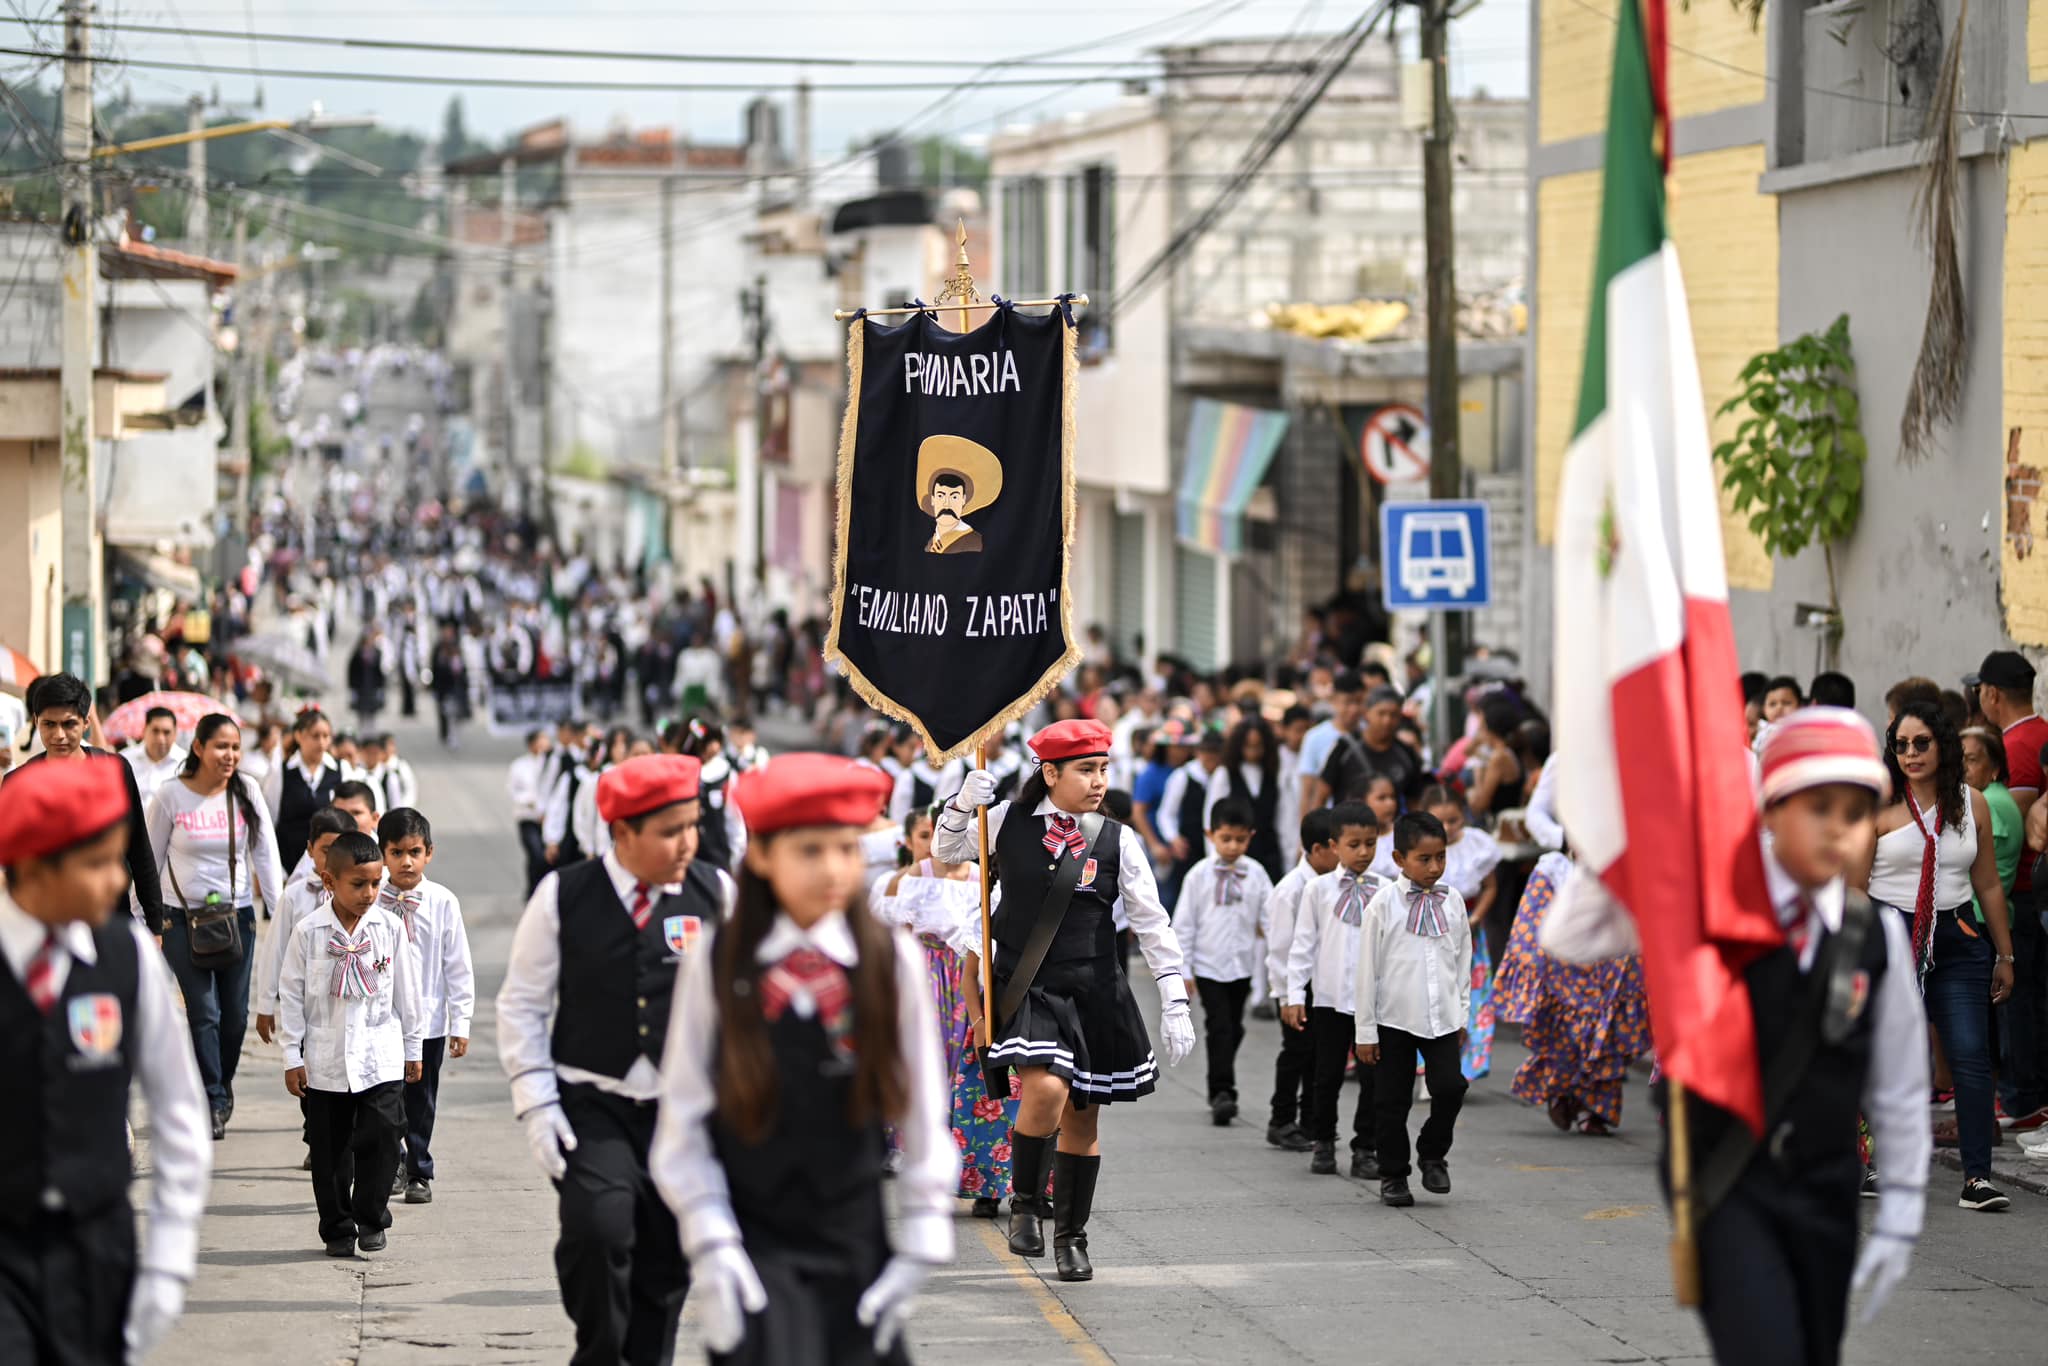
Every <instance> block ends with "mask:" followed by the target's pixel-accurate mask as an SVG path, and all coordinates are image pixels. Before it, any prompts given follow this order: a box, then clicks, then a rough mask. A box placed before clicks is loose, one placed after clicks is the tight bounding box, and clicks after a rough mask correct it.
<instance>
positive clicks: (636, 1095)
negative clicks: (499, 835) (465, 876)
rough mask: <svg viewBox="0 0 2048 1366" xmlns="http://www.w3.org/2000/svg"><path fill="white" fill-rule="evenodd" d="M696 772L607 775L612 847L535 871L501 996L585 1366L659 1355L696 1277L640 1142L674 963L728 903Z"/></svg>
mask: <svg viewBox="0 0 2048 1366" xmlns="http://www.w3.org/2000/svg"><path fill="white" fill-rule="evenodd" d="M699 776H700V774H699V765H698V762H697V760H695V759H692V758H686V757H684V756H681V755H672V754H650V755H647V756H645V757H642V758H639V759H628V760H627V761H626V762H625V763H623V764H620V765H618V766H617V767H615V768H612V769H609V770H607V771H606V772H605V775H604V777H603V778H601V779H599V780H598V789H597V802H598V813H599V814H600V815H601V816H602V817H603V818H604V820H605V822H606V823H607V825H608V826H609V827H610V830H611V837H612V848H611V851H610V852H609V853H607V854H604V855H603V856H601V857H599V858H593V859H586V860H584V861H583V862H581V863H578V864H574V865H572V866H570V867H567V868H564V869H562V870H560V871H559V872H554V873H550V874H549V875H548V876H547V877H545V878H542V879H541V883H540V886H539V887H537V888H536V889H535V890H534V893H533V898H532V899H531V900H530V901H528V902H527V903H526V911H525V913H524V914H523V915H521V917H520V919H519V928H518V929H517V930H516V931H515V932H514V933H513V936H512V954H511V960H510V962H509V963H508V964H507V965H506V969H505V984H504V986H503V988H501V989H500V990H499V992H498V1053H499V1056H500V1059H501V1060H502V1062H503V1063H504V1067H505V1075H506V1076H507V1077H508V1078H510V1080H511V1083H512V1109H513V1113H514V1114H515V1115H517V1116H518V1118H519V1121H520V1123H521V1124H523V1125H524V1126H525V1128H526V1138H527V1143H528V1145H529V1146H530V1147H531V1148H532V1150H533V1156H534V1161H535V1162H536V1163H537V1164H538V1165H539V1167H540V1169H541V1172H542V1173H543V1174H544V1175H546V1176H547V1178H548V1179H549V1180H550V1181H553V1182H554V1183H555V1188H556V1190H557V1191H558V1192H559V1195H560V1200H559V1210H560V1219H561V1236H560V1238H559V1239H558V1241H557V1242H556V1243H555V1271H556V1274H557V1276H558V1277H559V1279H560V1282H561V1290H562V1306H563V1308H564V1309H566V1310H567V1311H568V1314H569V1317H570V1318H571V1319H572V1320H574V1322H575V1324H576V1351H575V1354H574V1356H573V1357H571V1361H572V1362H574V1363H577V1366H598V1363H604V1366H618V1363H620V1362H625V1363H629V1366H642V1364H643V1363H644V1364H646V1366H652V1364H653V1363H657V1362H659V1363H662V1364H663V1366H666V1363H667V1362H668V1360H669V1359H670V1358H671V1357H672V1356H673V1355H674V1353H675V1337H676V1322H677V1319H678V1318H679V1317H680V1316H681V1314H682V1309H683V1296H684V1294H685V1293H686V1292H687V1291H688V1290H689V1287H690V1270H689V1266H688V1264H687V1263H686V1262H684V1260H683V1255H682V1248H681V1245H680V1244H679V1243H678V1241H677V1238H676V1226H675V1219H674V1217H673V1216H671V1215H670V1213H669V1211H668V1208H667V1207H666V1206H665V1205H663V1204H662V1201H661V1197H660V1195H659V1194H657V1193H656V1191H655V1189H654V1187H653V1185H652V1184H651V1182H650V1181H649V1178H648V1174H647V1151H648V1146H649V1145H650V1144H651V1143H652V1142H653V1140H654V1122H655V1102H656V1101H657V1100H658V1099H659V1098H660V1095H661V1076H660V1071H659V1069H660V1066H661V1059H662V1048H663V1045H664V1044H665V1042H666V1041H667V1039H668V1034H669V1028H668V1024H669V1013H670V1002H671V997H672V994H673V992H674V988H675V982H676V967H677V964H679V963H681V962H683V961H685V960H686V959H687V958H688V956H689V955H690V954H691V953H692V952H693V948H694V945H696V943H697V942H698V939H699V936H700V935H701V934H702V933H703V931H704V930H705V929H706V928H707V927H709V926H714V925H716V924H717V923H718V921H719V919H720V917H721V915H722V914H723V912H724V911H725V909H726V907H727V906H728V905H729V904H730V902H731V892H730V888H731V885H732V881H731V878H730V877H728V876H727V875H726V874H725V873H724V872H723V871H722V870H720V869H717V868H714V867H713V866H712V865H711V864H709V863H708V862H705V861H704V860H702V859H699V858H698V857H697V856H696V855H697V831H698V818H699V814H700V811H699V806H698V793H699V786H698V784H699Z"/></svg>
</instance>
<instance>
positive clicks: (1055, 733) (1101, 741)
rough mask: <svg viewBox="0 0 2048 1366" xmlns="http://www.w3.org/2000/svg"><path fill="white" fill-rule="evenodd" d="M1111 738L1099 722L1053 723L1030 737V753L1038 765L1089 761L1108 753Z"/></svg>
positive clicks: (1112, 738) (1106, 728) (1107, 729)
mask: <svg viewBox="0 0 2048 1366" xmlns="http://www.w3.org/2000/svg"><path fill="white" fill-rule="evenodd" d="M1115 738H1116V737H1115V736H1113V735H1111V734H1110V731H1109V727H1108V726H1105V725H1103V724H1102V723H1101V722H1100V721H1078V720H1076V721H1055V722H1054V723H1053V724H1052V725H1049V726H1047V727H1046V728H1045V729H1044V730H1042V731H1040V732H1038V734H1036V735H1034V736H1032V737H1031V752H1032V754H1034V755H1036V756H1037V758H1038V762H1039V763H1041V764H1057V763H1062V762H1064V761H1065V760H1068V759H1089V758H1093V757H1094V756H1095V755H1098V754H1107V753H1109V746H1110V743H1111V741H1113V740H1114V739H1115Z"/></svg>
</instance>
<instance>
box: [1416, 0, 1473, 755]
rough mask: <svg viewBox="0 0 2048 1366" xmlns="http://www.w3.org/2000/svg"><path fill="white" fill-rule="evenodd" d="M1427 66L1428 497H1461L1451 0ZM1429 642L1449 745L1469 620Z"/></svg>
mask: <svg viewBox="0 0 2048 1366" xmlns="http://www.w3.org/2000/svg"><path fill="white" fill-rule="evenodd" d="M1419 9H1420V11H1421V16H1422V33H1421V39H1422V42H1421V49H1422V60H1423V61H1425V62H1427V63H1428V64H1429V82H1430V120H1429V128H1428V130H1427V131H1426V132H1425V133H1424V134H1423V140H1422V231H1423V238H1424V241H1425V243H1426V244H1427V265H1426V267H1425V275H1426V277H1427V283H1426V287H1425V295H1426V299H1427V304H1426V310H1427V314H1428V320H1429V496H1430V497H1432V498H1460V497H1463V496H1464V490H1465V478H1464V469H1463V466H1462V464H1461V462H1460V460H1459V458H1458V285H1457V272H1456V267H1455V264H1454V260H1453V258H1454V255H1455V251H1456V235H1455V232H1454V230H1453V227H1452V222H1451V139H1452V137H1453V135H1454V134H1455V133H1456V131H1457V129H1456V126H1455V122H1454V120H1453V118H1452V116H1451V81H1450V63H1449V61H1448V55H1449V47H1450V42H1449V39H1450V21H1451V16H1450V0H1420V4H1419ZM1435 619H1436V621H1437V622H1439V623H1440V624H1441V626H1440V629H1439V630H1438V631H1437V632H1436V633H1435V636H1434V638H1433V639H1432V653H1433V654H1434V655H1435V656H1436V659H1435V660H1434V666H1435V671H1436V678H1437V685H1436V687H1435V688H1434V689H1433V692H1434V693H1435V707H1436V714H1437V723H1438V730H1437V741H1438V743H1439V744H1448V743H1449V742H1450V732H1449V726H1450V721H1451V718H1450V715H1449V704H1450V687H1449V680H1450V679H1452V678H1454V677H1456V676H1457V671H1458V670H1459V669H1460V668H1462V667H1463V661H1464V653H1465V635H1466V622H1467V618H1466V617H1465V616H1464V615H1463V614H1462V613H1456V612H1438V613H1436V614H1435Z"/></svg>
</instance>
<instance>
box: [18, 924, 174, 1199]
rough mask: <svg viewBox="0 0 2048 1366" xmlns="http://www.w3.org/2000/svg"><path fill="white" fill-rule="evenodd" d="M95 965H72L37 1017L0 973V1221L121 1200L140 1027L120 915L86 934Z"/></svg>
mask: <svg viewBox="0 0 2048 1366" xmlns="http://www.w3.org/2000/svg"><path fill="white" fill-rule="evenodd" d="M93 942H94V943H95V944H96V945H97V946H98V949H99V961H98V962H96V963H90V964H88V963H82V962H80V961H79V960H77V959H76V958H74V959H72V960H71V971H70V973H69V974H68V975H67V976H66V977H65V979H64V994H63V995H62V996H61V997H59V998H58V1000H57V1002H56V1004H55V1005H53V1006H51V1008H50V1013H49V1015H47V1016H45V1015H43V1014H42V1013H41V1012H40V1011H38V1010H37V1009H36V1007H35V1002H33V1001H31V1000H30V999H29V996H28V989H27V988H26V987H24V986H23V985H22V983H21V982H20V981H19V980H18V979H17V978H16V977H15V975H14V973H13V972H11V971H10V970H8V969H7V968H6V967H5V966H0V1076H5V1077H6V1078H7V1092H8V1108H9V1111H10V1118H9V1120H8V1122H7V1123H5V1124H0V1220H4V1221H5V1222H7V1223H10V1224H14V1225H17V1226H26V1225H31V1224H33V1223H34V1222H35V1221H36V1220H37V1219H38V1218H39V1217H41V1216H43V1215H45V1214H55V1213H68V1214H71V1215H74V1216H78V1217H81V1218H83V1217H88V1216H91V1215H94V1214H98V1213H101V1212H103V1211H105V1210H107V1209H109V1208H111V1207H113V1206H115V1205H117V1204H119V1203H120V1202H122V1201H123V1200H125V1199H126V1198H127V1193H128V1138H127V1131H126V1129H125V1128H124V1123H125V1121H126V1120H127V1118H128V1082H129V1079H130V1077H131V1075H132V1074H133V1059H134V1057H135V1048H136V1043H137V1036H136V1034H135V1030H136V1029H137V1028H138V1027H139V1024H140V1021H139V1018H138V1013H137V1011H136V993H137V990H138V986H137V984H138V982H139V980H140V978H139V970H140V960H139V958H138V956H137V954H136V949H135V934H134V931H133V930H132V929H131V928H130V927H129V922H128V918H127V917H126V916H121V917H118V918H117V919H115V920H114V921H113V922H111V923H110V924H108V925H107V926H106V927H105V928H104V929H98V930H95V931H93Z"/></svg>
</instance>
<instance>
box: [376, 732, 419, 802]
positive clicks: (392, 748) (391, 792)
mask: <svg viewBox="0 0 2048 1366" xmlns="http://www.w3.org/2000/svg"><path fill="white" fill-rule="evenodd" d="M377 748H378V750H379V752H381V753H382V754H383V756H384V762H383V763H381V764H379V765H378V766H377V767H378V772H377V775H376V776H377V783H376V786H377V792H378V796H379V797H381V798H382V800H381V801H379V802H378V805H379V806H380V807H382V808H383V809H384V810H386V811H396V810H398V809H400V808H401V807H412V808H414V809H415V810H417V809H418V807H419V804H420V779H419V774H417V773H415V772H414V771H413V767H412V762H411V761H410V760H408V759H407V758H406V757H405V756H404V755H402V754H400V753H399V752H398V737H397V736H395V735H393V734H392V733H391V732H390V731H388V730H387V731H385V732H384V733H383V734H382V735H380V736H378V737H377Z"/></svg>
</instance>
